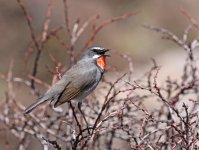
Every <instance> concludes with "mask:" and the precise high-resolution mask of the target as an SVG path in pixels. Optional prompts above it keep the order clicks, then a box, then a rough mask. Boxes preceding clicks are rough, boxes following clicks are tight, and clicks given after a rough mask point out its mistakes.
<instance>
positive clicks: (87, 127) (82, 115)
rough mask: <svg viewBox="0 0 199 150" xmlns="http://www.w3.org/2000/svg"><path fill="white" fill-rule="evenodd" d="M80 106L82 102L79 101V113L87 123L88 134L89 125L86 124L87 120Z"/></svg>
mask: <svg viewBox="0 0 199 150" xmlns="http://www.w3.org/2000/svg"><path fill="white" fill-rule="evenodd" d="M81 107H82V103H81V102H78V109H79V111H80V113H81V115H82V116H83V119H84V121H85V123H86V125H87V130H88V134H90V131H89V125H88V122H87V120H86V117H85V115H84V113H83V112H82V109H81Z"/></svg>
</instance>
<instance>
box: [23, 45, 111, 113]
mask: <svg viewBox="0 0 199 150" xmlns="http://www.w3.org/2000/svg"><path fill="white" fill-rule="evenodd" d="M107 51H109V49H106V48H102V47H91V48H88V49H87V50H86V52H85V53H84V55H83V56H82V57H81V59H80V60H79V61H77V63H76V64H75V65H73V66H72V67H71V68H70V69H69V70H68V71H66V72H65V73H64V74H63V76H62V78H61V79H60V80H59V81H57V82H56V83H55V84H54V85H52V87H51V88H49V89H48V90H47V91H46V92H45V93H44V94H43V95H42V96H41V97H40V98H39V99H38V100H37V101H36V102H34V103H33V104H31V105H30V106H29V107H27V108H26V109H25V111H24V113H26V114H27V113H30V112H31V111H32V110H33V109H35V108H36V107H37V106H39V105H41V104H43V103H44V102H47V101H49V102H50V103H53V106H54V107H57V106H59V105H61V104H63V103H65V102H69V101H71V100H75V101H77V102H79V103H82V100H83V99H84V98H85V97H86V96H88V95H89V94H90V93H91V92H92V91H93V90H94V89H95V88H96V87H97V85H98V83H99V82H100V80H101V78H102V76H103V74H104V71H105V66H106V57H107V56H109V55H106V54H105V53H106V52H107Z"/></svg>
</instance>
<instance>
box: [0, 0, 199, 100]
mask: <svg viewBox="0 0 199 150" xmlns="http://www.w3.org/2000/svg"><path fill="white" fill-rule="evenodd" d="M47 5H48V0H42V1H41V0H28V1H25V6H26V8H27V10H28V11H29V13H30V15H31V17H32V23H33V26H34V29H35V31H36V33H39V32H41V31H42V29H43V22H44V20H45V15H46V10H47ZM182 7H183V8H185V9H186V10H187V11H189V12H190V13H191V14H192V16H193V17H194V19H196V20H199V3H198V0H189V1H187V0H167V1H165V0H150V1H149V0H142V1H141V0H108V1H107V0H84V1H82V0H68V8H69V11H68V13H69V20H70V26H71V27H72V26H73V24H74V23H75V22H76V20H77V19H80V24H83V22H84V21H86V20H87V19H89V18H90V17H92V16H93V15H96V14H99V15H100V19H99V20H97V21H96V24H97V23H100V21H103V20H104V19H108V18H112V17H114V16H119V15H122V14H125V13H128V12H139V13H138V14H137V15H135V16H132V17H130V18H128V19H126V20H122V21H119V22H116V23H113V24H111V25H109V26H106V27H105V28H103V29H102V30H101V31H100V32H99V34H98V35H97V37H96V39H95V41H94V44H95V45H97V46H102V47H107V48H110V49H112V52H111V54H112V57H111V58H110V59H109V60H108V64H110V65H111V66H116V67H117V68H118V69H119V70H120V71H121V72H125V70H127V68H128V65H127V63H126V62H124V60H122V59H121V60H120V58H119V57H118V56H117V55H116V54H115V53H114V52H115V51H119V52H121V53H126V54H129V55H130V56H131V57H132V60H133V64H134V76H135V77H136V76H137V75H140V74H142V72H145V71H146V68H147V67H148V65H149V62H150V58H151V57H153V58H156V60H157V62H158V64H159V65H161V66H162V71H161V72H160V79H162V80H164V79H165V77H166V76H167V75H168V74H169V75H171V76H177V75H178V73H179V72H180V70H181V69H182V67H183V65H184V58H185V56H186V53H185V51H184V50H182V49H181V48H179V47H178V46H177V45H175V44H174V43H172V42H170V41H165V40H162V39H161V36H160V34H158V33H155V32H152V31H150V30H147V29H146V28H143V27H142V25H143V24H149V25H154V26H159V27H164V28H166V29H169V30H170V31H172V32H173V33H175V34H176V35H178V36H179V37H181V36H182V34H183V32H184V30H185V28H186V27H187V26H188V25H189V21H188V20H187V18H186V17H185V16H183V15H182V13H181V12H180V8H182ZM64 24H65V23H64V11H63V4H62V1H56V3H55V7H54V8H53V14H52V22H51V25H50V28H54V27H57V26H60V25H64ZM64 31H65V33H64V32H63V33H59V34H60V36H61V37H62V38H63V39H65V42H67V40H68V39H67V36H66V33H67V32H66V30H64ZM90 31H91V30H87V31H86V32H85V33H84V34H83V35H82V36H81V38H79V40H78V41H77V44H76V46H75V51H78V50H79V49H80V48H82V47H83V46H84V43H85V40H86V39H87V37H88V35H90ZM0 33H1V36H0V60H1V63H0V72H2V73H5V74H6V73H7V71H8V66H9V63H10V61H11V59H13V60H14V68H13V69H14V76H23V74H22V72H23V68H24V53H25V51H26V48H27V47H28V46H29V45H30V44H31V36H30V31H29V28H28V26H27V22H26V20H25V18H24V14H23V12H22V11H21V9H20V7H19V5H18V3H17V1H6V0H0ZM197 35H198V32H197V30H196V29H193V30H192V32H191V34H190V36H189V38H190V40H191V39H193V38H194V37H196V36H197ZM63 50H64V51H65V49H64V47H62V46H61V45H60V44H59V43H58V42H57V41H56V40H49V41H48V43H47V44H46V45H45V47H44V49H43V51H42V55H41V59H40V61H39V70H38V74H37V77H38V78H40V79H42V80H44V81H46V82H48V83H49V84H50V80H51V78H50V75H49V73H48V71H47V69H46V67H45V66H46V65H48V66H52V65H53V64H52V62H51V61H50V59H49V54H53V55H54V56H55V57H56V59H57V60H59V61H60V62H62V64H63V66H64V65H66V66H67V64H68V60H67V59H68V56H67V55H63ZM34 57H35V52H33V56H32V57H31V58H30V60H29V61H28V64H27V72H28V71H31V70H32V66H33V64H32V62H33V60H34V59H33V58H34ZM6 89H7V84H6V82H5V81H3V80H0V99H2V98H3V97H4V92H5V90H6ZM25 93H26V91H24V90H21V95H19V96H20V97H21V98H20V99H21V101H22V102H23V103H24V104H29V103H30V101H32V100H33V98H32V99H30V97H31V94H30V93H26V94H25ZM27 98H28V100H27Z"/></svg>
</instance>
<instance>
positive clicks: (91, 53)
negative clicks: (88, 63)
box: [82, 46, 110, 60]
mask: <svg viewBox="0 0 199 150" xmlns="http://www.w3.org/2000/svg"><path fill="white" fill-rule="evenodd" d="M109 50H110V49H107V48H103V47H97V46H94V47H91V48H88V49H87V51H86V52H85V53H84V55H83V57H82V58H83V59H84V58H87V59H88V58H91V59H94V60H97V59H98V58H99V57H101V56H109V55H106V54H105V53H106V52H108V51H109Z"/></svg>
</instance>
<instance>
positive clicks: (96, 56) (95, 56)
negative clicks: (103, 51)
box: [93, 54, 101, 59]
mask: <svg viewBox="0 0 199 150" xmlns="http://www.w3.org/2000/svg"><path fill="white" fill-rule="evenodd" d="M100 56H101V55H97V54H96V55H94V56H93V58H94V59H96V58H99V57H100Z"/></svg>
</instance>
